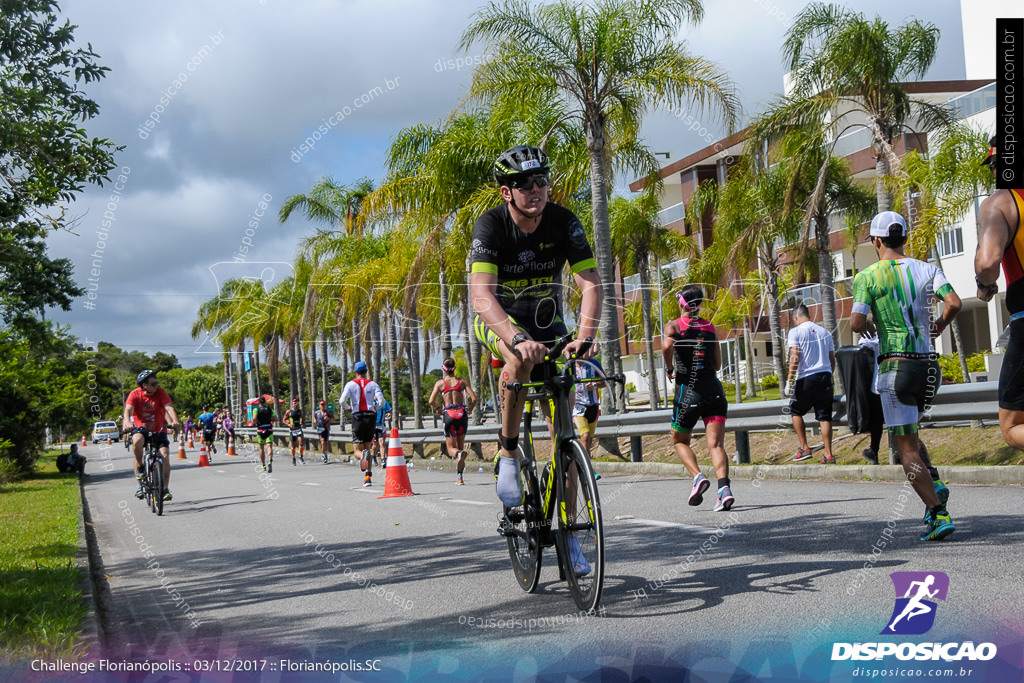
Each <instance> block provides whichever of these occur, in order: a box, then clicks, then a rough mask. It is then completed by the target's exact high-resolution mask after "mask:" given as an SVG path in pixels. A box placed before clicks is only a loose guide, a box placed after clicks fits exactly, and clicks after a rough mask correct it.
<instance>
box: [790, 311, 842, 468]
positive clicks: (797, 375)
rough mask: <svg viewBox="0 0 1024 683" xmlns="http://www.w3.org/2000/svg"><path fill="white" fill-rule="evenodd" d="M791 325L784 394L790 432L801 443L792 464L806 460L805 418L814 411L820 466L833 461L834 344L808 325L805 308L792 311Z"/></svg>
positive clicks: (819, 329)
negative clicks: (820, 444)
mask: <svg viewBox="0 0 1024 683" xmlns="http://www.w3.org/2000/svg"><path fill="white" fill-rule="evenodd" d="M793 321H794V322H796V323H797V326H796V327H794V328H793V329H791V330H790V331H789V342H788V344H787V346H788V347H789V378H788V379H787V381H786V393H787V394H789V395H790V396H791V397H792V398H791V399H790V402H789V413H790V416H791V417H792V418H793V429H794V431H796V435H797V438H798V439H800V450H799V451H797V453H796V455H795V456H794V457H793V461H794V462H798V461H800V460H808V459H809V458H810V457H811V449H810V448H809V447H808V446H807V431H806V429H805V428H804V414H805V413H806V412H807V411H808V410H810V409H811V408H814V417H815V418H817V420H818V424H819V425H820V426H821V439H822V441H824V442H825V457H823V458H822V459H821V462H822V464H826V465H827V464H832V463H834V462H835V461H836V459H835V456H833V455H832V400H833V398H834V390H833V387H832V372H833V371H834V370H835V368H836V354H835V344H834V343H833V341H832V335H831V334H829V332H828V330H826V329H825V328H824V327H822V326H821V325H815V324H814V323H812V322H811V317H810V314H809V312H808V310H807V306H805V305H804V304H798V305H797V306H796V307H795V308H793Z"/></svg>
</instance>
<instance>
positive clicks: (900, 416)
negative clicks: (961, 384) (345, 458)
mask: <svg viewBox="0 0 1024 683" xmlns="http://www.w3.org/2000/svg"><path fill="white" fill-rule="evenodd" d="M941 383H942V370H941V369H940V368H939V363H938V361H935V360H917V359H915V360H908V359H904V358H898V359H895V360H886V361H882V364H881V365H879V366H878V393H879V395H880V396H881V398H882V414H883V415H884V416H885V424H886V425H887V426H888V427H889V434H890V435H891V436H906V435H908V434H916V433H917V429H918V427H917V423H918V422H919V421H920V420H921V415H922V413H926V412H928V410H929V409H930V408H931V404H932V401H933V400H934V399H935V394H937V393H938V392H939V385H940V384H941Z"/></svg>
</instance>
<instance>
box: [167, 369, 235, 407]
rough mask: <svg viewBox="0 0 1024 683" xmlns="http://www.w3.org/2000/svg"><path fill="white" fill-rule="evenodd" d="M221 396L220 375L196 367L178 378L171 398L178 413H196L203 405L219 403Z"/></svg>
mask: <svg viewBox="0 0 1024 683" xmlns="http://www.w3.org/2000/svg"><path fill="white" fill-rule="evenodd" d="M223 397H224V380H223V378H222V376H221V375H220V374H219V373H218V372H216V371H212V370H210V369H209V368H196V369H193V370H190V371H188V373H187V374H186V375H184V376H183V377H182V378H181V379H180V380H178V383H177V386H175V387H174V395H173V396H172V397H171V398H172V399H173V401H174V405H175V406H176V409H177V411H178V412H179V413H182V414H184V413H186V412H187V413H189V414H191V415H197V414H198V413H199V412H200V411H201V410H202V407H203V406H211V407H212V406H218V405H220V404H221V403H222V402H223Z"/></svg>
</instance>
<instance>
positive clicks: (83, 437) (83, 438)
mask: <svg viewBox="0 0 1024 683" xmlns="http://www.w3.org/2000/svg"><path fill="white" fill-rule="evenodd" d="M82 445H83V446H85V445H86V443H85V434H82Z"/></svg>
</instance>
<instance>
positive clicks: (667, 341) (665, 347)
mask: <svg viewBox="0 0 1024 683" xmlns="http://www.w3.org/2000/svg"><path fill="white" fill-rule="evenodd" d="M677 334H679V325H677V324H676V321H675V320H673V321H672V322H670V323H668V324H667V325H665V329H664V330H662V332H661V357H662V358H663V359H664V360H665V374H667V375H668V376H669V379H671V378H672V376H673V375H674V374H675V370H674V368H673V366H672V347H673V344H674V343H675V342H674V340H673V336H675V335H677Z"/></svg>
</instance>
